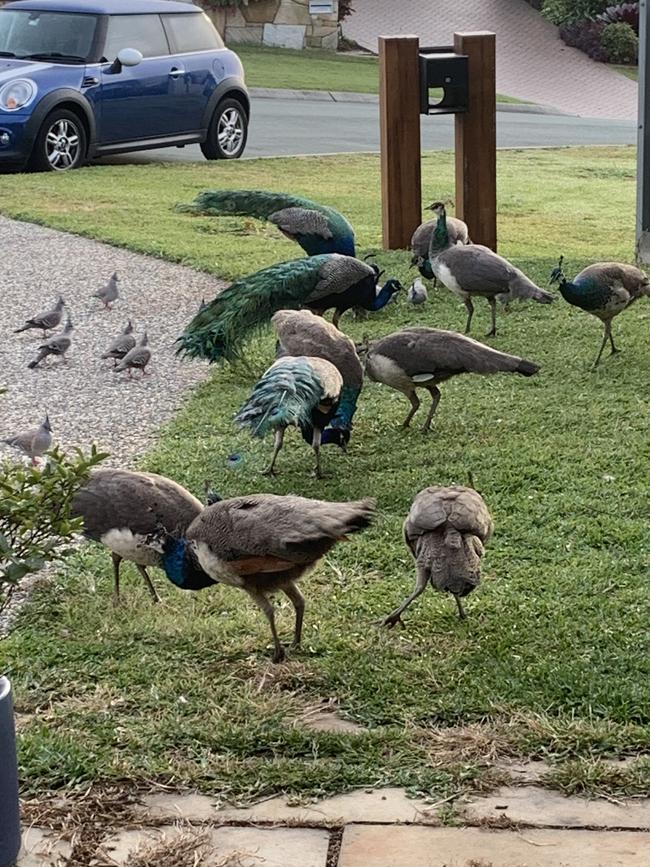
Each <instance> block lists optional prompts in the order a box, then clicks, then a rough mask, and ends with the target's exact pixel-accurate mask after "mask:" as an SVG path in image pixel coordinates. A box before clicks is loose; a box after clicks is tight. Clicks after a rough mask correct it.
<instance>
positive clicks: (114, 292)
mask: <svg viewBox="0 0 650 867" xmlns="http://www.w3.org/2000/svg"><path fill="white" fill-rule="evenodd" d="M118 282H119V281H118V279H117V274H113V276H112V277H111V278H110V280H109V281H108V283H106V285H105V286H102V287H101V289H98V290H97V291H96V292H93V294H92V295H91V298H98V299H99V300H100V301H101V302H102V304H103V305H104V307H105V308H106V310H112V307H111V304H112V303H113V302H114V301H117V299H118V298H119V297H120V290H119V287H118Z"/></svg>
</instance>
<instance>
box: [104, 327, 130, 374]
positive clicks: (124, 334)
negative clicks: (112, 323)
mask: <svg viewBox="0 0 650 867" xmlns="http://www.w3.org/2000/svg"><path fill="white" fill-rule="evenodd" d="M134 346H135V337H134V336H133V325H132V324H131V320H130V319H129V321H128V322H127V323H126V325H125V326H124V328H123V329H122V331H121V332H120V334H118V335H117V337H116V338H115V339H114V340H113V341H111V345H110V346H109V347H108V349H107V350H106V352H105V353H104V354H103V355H102V358H112V359H113V367H115V365H116V364H117V362H118V361H121V360H122V359H123V358H124V356H125V355H126V354H127V352H130V351H131V350H132V349H133V348H134Z"/></svg>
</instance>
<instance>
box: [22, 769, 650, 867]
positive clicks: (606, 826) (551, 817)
mask: <svg viewBox="0 0 650 867" xmlns="http://www.w3.org/2000/svg"><path fill="white" fill-rule="evenodd" d="M82 801H83V799H82ZM80 803H82V802H80ZM58 809H59V811H60V816H61V818H60V820H59V819H58V818H57V817H56V810H55V811H51V810H50V811H45V814H46V815H48V816H49V820H50V825H51V829H50V830H48V829H45V828H39V827H32V828H30V829H29V831H27V832H26V834H25V838H24V840H25V850H26V851H25V854H24V855H23V857H22V858H21V860H20V861H19V865H18V867H59V865H61V864H66V865H68V864H70V865H73V867H88V865H91V867H94V865H96V867H109V865H112V867H116V865H117V867H136V865H137V867H143V865H153V864H156V865H161V867H164V865H167V864H169V865H171V864H174V865H181V864H182V865H186V864H187V865H190V864H193V865H194V864H195V865H197V867H647V864H648V852H650V832H649V829H650V799H638V800H632V801H629V802H627V803H625V802H622V801H614V800H613V799H612V800H609V801H604V800H596V801H589V800H586V799H584V798H577V797H573V798H566V797H564V796H563V795H561V794H559V793H557V792H551V791H548V790H546V789H543V788H541V787H539V786H535V785H527V786H518V787H513V788H503V789H500V790H498V791H497V792H495V793H493V794H492V795H489V796H487V797H475V798H471V799H467V800H464V801H460V802H455V803H453V804H452V803H450V802H449V799H445V800H444V801H441V802H439V803H438V804H428V803H426V802H424V801H422V800H411V799H409V798H407V797H406V795H405V793H404V792H403V791H402V790H400V789H379V790H376V791H362V792H353V793H350V794H346V795H339V796H337V797H334V798H329V799H327V800H324V801H320V802H318V803H315V804H310V805H308V806H302V807H301V806H289V805H288V804H287V802H286V800H284V799H283V798H273V799H271V800H267V801H263V802H261V803H260V804H258V805H256V806H253V807H251V808H249V809H229V808H224V807H220V806H219V805H218V804H215V802H214V799H212V798H209V797H207V796H205V795H197V794H169V793H157V794H152V795H149V796H145V797H143V798H142V800H141V802H140V803H139V804H137V805H134V806H133V808H132V810H131V812H130V814H129V815H125V814H124V813H122V814H121V816H120V820H119V823H117V825H118V827H117V828H115V827H113V828H111V827H110V825H111V824H113V825H115V822H114V820H113V822H112V823H111V819H110V811H107V816H108V819H107V823H106V825H104V823H103V820H102V818H101V809H100V810H97V808H96V807H93V810H92V811H91V812H92V813H93V819H92V821H91V822H90V823H86V824H85V825H84V824H83V822H77V821H75V810H74V807H72V808H71V809H68V808H67V807H66V804H65V803H61V802H59V805H58ZM450 809H452V810H453V811H454V813H455V817H456V823H455V826H454V827H451V826H449V825H446V826H445V825H443V824H442V820H441V811H442V810H445V811H447V812H448V811H449V810H450ZM82 810H83V806H82ZM90 826H92V827H90ZM89 828H90V833H89ZM98 829H99V834H97V833H96V832H97V830H98ZM84 835H85V840H84ZM73 847H74V849H73ZM81 853H83V854H81ZM145 853H146V854H145ZM179 853H182V854H183V856H184V857H180V856H179ZM172 854H173V855H174V857H172Z"/></svg>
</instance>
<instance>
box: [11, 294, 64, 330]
mask: <svg viewBox="0 0 650 867" xmlns="http://www.w3.org/2000/svg"><path fill="white" fill-rule="evenodd" d="M64 307H65V301H64V300H63V298H62V297H61V296H60V295H59V300H58V301H57V302H56V304H55V305H54V307H51V308H50V309H49V310H42V311H41V312H40V313H37V314H36V316H32V318H31V319H26V320H25V324H24V325H22V326H21V327H20V328H16V329H15V330H14V334H20V333H21V331H29V329H30V328H40V329H41V330H42V332H43V337H47V332H48V330H49V329H51V328H56V327H57V325H59V323H60V322H61V319H63V308H64Z"/></svg>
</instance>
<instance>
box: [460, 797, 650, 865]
mask: <svg viewBox="0 0 650 867" xmlns="http://www.w3.org/2000/svg"><path fill="white" fill-rule="evenodd" d="M461 809H462V813H463V815H464V816H465V817H466V818H467V819H469V820H470V821H477V820H482V819H494V818H499V817H500V816H505V817H507V818H508V819H510V820H511V821H513V822H521V823H524V824H527V825H536V826H538V827H544V826H550V825H553V826H561V827H564V828H584V827H590V828H648V829H650V798H644V799H642V800H641V799H639V800H631V801H628V802H627V803H621V804H615V803H612V802H611V801H605V800H602V799H598V800H588V799H587V798H567V797H565V796H564V795H562V794H560V793H559V792H553V791H550V790H549V789H542V788H540V787H539V786H522V787H521V788H503V789H498V790H497V791H496V792H495V793H493V794H491V795H489V796H488V797H486V798H474V799H472V800H471V801H469V802H468V803H467V804H465V805H464V806H462V805H461ZM648 863H649V864H650V852H649V853H648Z"/></svg>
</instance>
